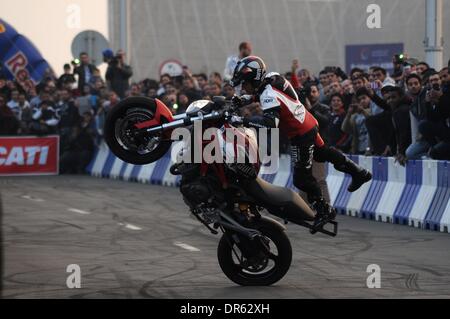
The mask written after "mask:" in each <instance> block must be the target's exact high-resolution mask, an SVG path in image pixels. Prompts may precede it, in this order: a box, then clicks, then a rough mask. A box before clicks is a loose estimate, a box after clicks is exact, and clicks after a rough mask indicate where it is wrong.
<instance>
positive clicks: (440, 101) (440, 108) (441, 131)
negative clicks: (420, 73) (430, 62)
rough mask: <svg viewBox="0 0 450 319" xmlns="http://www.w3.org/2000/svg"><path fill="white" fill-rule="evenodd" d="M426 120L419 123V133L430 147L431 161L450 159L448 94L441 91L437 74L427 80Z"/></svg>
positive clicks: (449, 96)
mask: <svg viewBox="0 0 450 319" xmlns="http://www.w3.org/2000/svg"><path fill="white" fill-rule="evenodd" d="M425 102H426V109H427V111H428V115H427V118H426V119H425V120H423V121H421V122H420V123H419V133H420V134H421V135H422V136H423V138H424V140H425V141H427V142H428V144H429V145H431V147H430V150H429V152H428V154H429V156H430V157H431V158H432V159H436V160H448V159H450V94H449V92H448V91H446V92H444V91H443V89H442V83H441V79H440V77H439V73H438V72H434V73H432V74H431V75H430V76H429V78H428V85H427V88H426V95H425Z"/></svg>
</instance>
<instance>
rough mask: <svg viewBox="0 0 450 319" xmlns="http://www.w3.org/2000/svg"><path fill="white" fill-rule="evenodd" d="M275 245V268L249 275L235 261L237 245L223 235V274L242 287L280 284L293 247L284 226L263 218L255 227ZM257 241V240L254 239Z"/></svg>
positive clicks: (219, 251)
mask: <svg viewBox="0 0 450 319" xmlns="http://www.w3.org/2000/svg"><path fill="white" fill-rule="evenodd" d="M254 228H255V229H257V230H259V231H260V232H261V233H262V234H263V235H264V236H266V237H268V238H269V239H270V240H271V241H272V242H273V244H275V246H276V248H277V251H278V255H277V258H276V259H277V260H276V261H274V263H275V266H274V267H273V268H272V269H270V270H269V272H267V273H262V274H256V273H249V272H246V271H244V270H243V269H242V266H240V265H237V264H236V262H235V260H233V249H232V246H235V243H234V242H233V241H232V240H231V239H230V234H227V233H225V234H223V236H222V238H221V239H220V242H219V246H218V248H217V258H218V261H219V265H220V268H221V269H222V271H223V273H224V274H225V275H226V276H227V277H228V278H229V279H230V280H231V281H233V282H235V283H236V284H238V285H241V286H270V285H272V284H274V283H276V282H278V281H279V280H280V279H281V278H283V277H284V275H285V274H286V273H287V271H288V270H289V267H290V266H291V262H292V247H291V243H290V241H289V238H288V237H287V235H286V232H285V230H284V228H283V227H282V226H280V225H279V223H277V222H276V221H274V220H272V219H269V218H264V217H263V218H261V219H260V220H259V221H258V222H257V225H255V227H254ZM254 240H256V239H254Z"/></svg>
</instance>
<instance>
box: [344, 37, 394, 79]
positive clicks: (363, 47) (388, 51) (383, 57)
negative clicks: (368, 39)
mask: <svg viewBox="0 0 450 319" xmlns="http://www.w3.org/2000/svg"><path fill="white" fill-rule="evenodd" d="M400 53H403V43H386V44H352V45H346V46H345V61H346V71H347V73H349V72H350V70H351V69H353V68H361V69H363V70H367V69H368V68H370V67H371V66H375V65H376V66H381V67H382V68H384V69H386V70H387V71H388V72H389V73H392V71H393V65H392V57H393V56H394V55H395V54H400Z"/></svg>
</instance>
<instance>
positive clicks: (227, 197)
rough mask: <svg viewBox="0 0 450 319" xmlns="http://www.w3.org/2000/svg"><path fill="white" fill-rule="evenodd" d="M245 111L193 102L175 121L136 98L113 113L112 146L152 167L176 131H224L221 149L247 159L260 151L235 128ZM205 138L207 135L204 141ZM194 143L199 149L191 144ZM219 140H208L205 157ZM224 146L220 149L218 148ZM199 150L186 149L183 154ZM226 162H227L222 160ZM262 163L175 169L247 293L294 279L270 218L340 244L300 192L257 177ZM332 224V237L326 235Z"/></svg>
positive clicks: (287, 250)
mask: <svg viewBox="0 0 450 319" xmlns="http://www.w3.org/2000/svg"><path fill="white" fill-rule="evenodd" d="M240 106H241V105H239V103H235V102H230V101H226V100H225V99H224V98H223V97H214V98H213V101H207V100H200V101H195V102H193V103H192V104H191V105H190V106H189V107H188V108H187V110H186V113H184V114H181V115H177V116H173V115H172V113H171V111H170V110H169V109H168V108H167V106H166V105H164V103H163V102H161V101H160V100H158V99H150V98H146V97H129V98H126V99H124V100H122V101H121V102H120V103H118V104H117V105H116V106H114V107H113V108H112V110H110V112H109V113H108V115H107V118H106V121H105V128H104V133H105V140H106V143H107V144H108V146H109V148H110V149H111V151H112V152H113V153H114V154H115V155H116V156H117V157H119V158H120V159H122V160H123V161H125V162H128V163H132V164H138V165H143V164H149V163H151V162H154V161H156V160H158V159H159V158H161V157H162V156H163V155H164V154H165V153H166V152H168V151H169V150H170V148H171V145H172V143H173V140H172V139H171V133H172V132H173V131H174V130H175V129H176V128H189V129H190V130H191V131H192V130H193V129H194V127H195V124H198V123H199V122H201V123H202V130H203V131H205V130H206V129H208V128H212V129H213V130H216V131H217V133H218V134H217V136H216V137H217V138H218V139H219V141H218V142H220V143H222V144H221V145H225V146H226V145H228V146H231V149H237V148H238V147H241V148H243V152H244V153H245V156H248V154H249V152H250V151H251V148H253V149H254V148H256V149H257V146H258V145H257V138H256V136H255V134H253V135H252V134H251V133H252V131H251V130H250V131H246V130H248V129H246V128H243V127H242V126H240V125H238V124H236V123H235V122H233V121H232V119H233V115H236V114H237V112H238V109H239V107H240ZM226 129H231V130H236V132H235V133H237V134H240V133H238V132H237V130H239V132H241V133H242V132H243V134H244V136H245V139H246V143H245V145H244V146H243V145H236V143H237V142H236V140H235V139H232V140H229V139H228V140H227V138H226V136H225V131H226ZM202 136H203V135H202ZM191 142H194V143H195V141H191ZM212 142H214V141H213V139H212V140H204V139H203V140H202V141H201V143H200V144H201V145H202V149H204V147H206V146H207V145H208V144H210V143H212ZM215 142H217V141H215ZM189 151H192V148H191V149H189V148H183V149H182V150H181V151H180V154H179V155H180V156H181V155H182V153H184V152H189ZM222 156H225V155H224V154H222ZM260 168H261V162H260V159H259V158H258V159H257V161H256V162H253V163H250V162H249V161H247V162H245V163H236V162H231V163H230V162H220V161H219V162H213V163H207V162H206V161H205V160H204V159H201V161H200V162H197V163H190V162H184V161H177V162H176V163H175V164H174V165H172V166H171V167H170V172H171V173H172V174H174V175H181V182H180V191H181V194H182V196H183V199H184V201H185V203H186V204H187V205H188V206H189V208H190V211H191V213H192V215H193V216H195V218H196V219H198V221H199V222H200V223H202V224H203V225H204V226H205V227H206V228H208V229H209V231H210V232H211V233H213V234H218V233H219V231H220V232H221V233H222V236H221V238H220V241H219V245H218V248H217V258H218V262H219V265H220V267H221V269H222V271H223V272H224V274H225V275H226V276H227V277H228V278H229V279H230V280H232V281H233V282H235V283H237V284H239V285H243V286H258V285H263V286H266V285H271V284H274V283H276V282H277V281H279V280H280V279H281V278H283V276H284V275H285V274H286V273H287V271H288V270H289V268H290V265H291V261H292V248H291V243H290V241H289V238H288V237H287V235H286V228H285V226H284V225H283V224H282V223H280V222H278V221H277V220H275V219H273V218H271V217H269V216H267V215H266V214H264V212H268V213H270V214H271V215H274V216H277V217H279V218H281V219H282V220H283V221H284V222H285V224H287V223H288V222H291V223H294V224H297V225H300V226H304V227H306V228H308V229H309V230H310V232H311V233H312V234H314V233H318V232H320V233H323V234H326V235H329V236H336V234H337V222H335V221H333V220H327V219H320V218H317V216H316V212H315V211H314V209H313V208H312V207H310V206H309V205H308V204H307V203H306V202H305V201H304V200H303V199H302V198H301V197H300V196H299V195H298V194H297V193H296V192H294V191H293V190H291V189H289V188H285V187H279V186H275V185H272V184H270V183H268V182H266V181H264V180H263V179H261V178H260V177H258V173H259V170H260ZM328 224H331V225H332V227H333V229H332V230H327V229H325V225H328Z"/></svg>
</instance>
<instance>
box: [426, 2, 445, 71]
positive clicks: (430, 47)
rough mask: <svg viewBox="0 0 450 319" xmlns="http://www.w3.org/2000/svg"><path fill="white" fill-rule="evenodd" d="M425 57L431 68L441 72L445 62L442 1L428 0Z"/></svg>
mask: <svg viewBox="0 0 450 319" xmlns="http://www.w3.org/2000/svg"><path fill="white" fill-rule="evenodd" d="M425 28H426V30H425V40H424V44H425V56H426V58H425V59H426V62H427V63H428V64H429V65H430V67H432V68H435V69H436V70H437V71H439V70H440V69H441V68H442V60H443V52H444V49H443V47H442V45H443V38H442V0H426V21H425Z"/></svg>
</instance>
